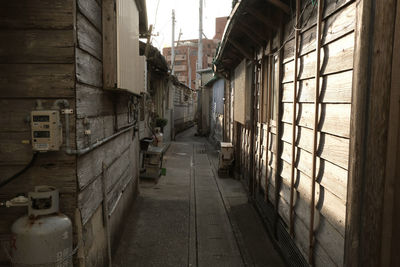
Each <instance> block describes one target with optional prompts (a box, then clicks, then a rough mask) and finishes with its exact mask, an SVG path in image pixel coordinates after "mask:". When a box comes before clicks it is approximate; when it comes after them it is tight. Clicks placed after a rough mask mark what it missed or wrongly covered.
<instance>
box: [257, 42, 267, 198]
mask: <svg viewBox="0 0 400 267" xmlns="http://www.w3.org/2000/svg"><path fill="white" fill-rule="evenodd" d="M264 51H265V48H264V47H263V48H262V54H261V59H260V64H261V65H260V85H259V90H258V91H259V92H260V96H261V101H260V98H259V100H258V101H259V102H258V103H259V107H260V109H259V112H258V118H259V121H260V141H259V150H258V168H259V170H258V185H259V188H258V190H259V191H260V189H261V177H262V169H263V168H262V156H263V153H264V152H263V143H264V126H263V116H262V114H263V108H264V94H265V93H266V92H264V78H265V77H264V68H263V67H264Z"/></svg>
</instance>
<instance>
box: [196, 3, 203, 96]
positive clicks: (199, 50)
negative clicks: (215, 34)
mask: <svg viewBox="0 0 400 267" xmlns="http://www.w3.org/2000/svg"><path fill="white" fill-rule="evenodd" d="M202 40H203V0H199V41H198V47H197V71H196V77H197V78H196V80H197V81H196V84H197V88H196V89H200V80H201V75H200V73H198V71H199V70H201V69H202V68H203V42H202Z"/></svg>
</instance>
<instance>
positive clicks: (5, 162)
mask: <svg viewBox="0 0 400 267" xmlns="http://www.w3.org/2000/svg"><path fill="white" fill-rule="evenodd" d="M0 24H1V27H0V39H1V40H2V41H1V42H0V112H1V113H2V116H0V124H1V127H0V177H1V178H0V181H1V180H2V179H6V178H8V177H11V176H13V175H14V174H16V173H17V172H19V171H20V170H22V169H23V168H24V167H25V166H26V165H27V164H28V163H29V162H30V160H31V158H32V155H33V151H32V146H31V144H30V142H29V141H30V140H31V127H30V123H29V121H27V120H26V119H27V118H28V117H29V116H30V112H31V111H32V110H34V109H35V108H36V100H37V99H40V100H42V104H43V107H44V108H47V109H50V108H51V107H52V105H53V103H54V101H55V100H56V99H66V100H68V102H69V104H70V108H72V109H73V110H74V111H75V92H74V91H75V90H74V87H75V78H74V31H73V25H74V21H73V1H72V0H65V1H64V0H62V1H61V0H60V1H58V0H55V1H46V0H45V1H37V0H21V1H3V2H2V6H1V8H0ZM74 113H75V112H74ZM61 121H62V123H63V124H64V123H65V121H64V116H62V118H61ZM69 123H70V132H69V134H70V136H71V139H70V141H71V143H72V144H74V143H75V128H76V127H75V115H74V114H73V115H71V116H70V122H69ZM63 138H64V144H65V138H66V135H65V131H64V133H63ZM64 148H65V147H62V149H63V150H64ZM37 185H51V186H55V187H56V188H58V189H59V191H60V211H61V212H62V213H64V214H66V215H67V216H69V217H70V218H74V212H75V209H76V193H77V188H76V161H75V156H69V155H66V154H65V153H64V151H58V152H49V153H40V154H38V155H37V159H36V161H35V162H34V163H33V165H32V167H30V168H29V169H28V170H27V171H26V172H25V173H23V174H22V175H20V176H19V177H17V178H16V179H15V180H13V181H12V182H10V183H8V184H7V185H5V186H4V187H2V188H0V200H1V201H2V202H3V201H6V200H9V199H11V198H13V197H15V196H16V195H18V194H21V193H27V192H30V191H33V188H34V186H37ZM26 212H27V211H26V207H22V208H21V207H20V208H10V209H2V211H1V220H0V234H2V235H3V234H4V235H7V234H10V229H11V225H12V223H13V222H14V221H15V220H16V219H17V218H19V217H21V216H22V215H25V214H26ZM5 262H8V261H7V259H6V256H5V255H3V250H1V252H0V265H2V264H3V263H5Z"/></svg>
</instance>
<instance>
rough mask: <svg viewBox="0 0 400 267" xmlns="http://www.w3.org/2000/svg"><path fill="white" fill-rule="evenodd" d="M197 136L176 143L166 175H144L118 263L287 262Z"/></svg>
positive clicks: (166, 163)
mask: <svg viewBox="0 0 400 267" xmlns="http://www.w3.org/2000/svg"><path fill="white" fill-rule="evenodd" d="M194 134H195V127H192V128H190V129H189V130H187V131H185V132H183V133H181V134H180V135H178V136H177V137H176V141H175V142H172V143H171V145H170V147H169V149H168V151H167V153H166V155H165V156H164V166H165V167H166V169H167V175H166V176H161V178H159V181H158V182H157V183H154V182H153V181H146V180H144V181H143V180H142V181H141V183H140V194H139V196H138V198H137V200H136V202H135V204H134V205H133V206H132V207H131V208H130V210H129V215H128V217H127V219H126V224H125V228H124V230H123V233H122V238H121V242H120V243H119V247H118V248H117V251H116V253H115V258H114V259H113V266H121V267H122V266H276V267H278V266H284V263H283V261H282V259H281V257H280V255H279V254H278V253H277V251H276V250H275V249H274V246H273V244H272V243H271V241H270V239H269V237H268V235H267V233H266V232H265V229H264V227H263V225H262V223H261V220H260V218H259V216H258V214H257V212H256V211H255V209H254V208H253V206H252V205H251V204H249V203H248V199H247V195H246V192H245V190H244V189H243V186H242V184H241V183H240V182H239V181H237V180H234V179H231V178H226V179H222V178H218V176H217V174H216V168H217V166H216V165H217V163H218V162H217V151H216V150H215V149H214V148H213V147H212V146H211V145H210V144H209V143H208V142H207V139H205V138H203V137H197V136H194Z"/></svg>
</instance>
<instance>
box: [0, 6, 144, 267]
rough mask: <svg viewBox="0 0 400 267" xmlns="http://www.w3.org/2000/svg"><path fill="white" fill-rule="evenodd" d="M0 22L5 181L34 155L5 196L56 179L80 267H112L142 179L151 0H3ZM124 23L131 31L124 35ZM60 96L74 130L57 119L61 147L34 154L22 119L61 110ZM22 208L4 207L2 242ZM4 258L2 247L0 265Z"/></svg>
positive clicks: (1, 194) (0, 161)
mask: <svg viewBox="0 0 400 267" xmlns="http://www.w3.org/2000/svg"><path fill="white" fill-rule="evenodd" d="M114 3H116V4H117V6H116V7H117V8H116V7H115V6H114ZM125 11H129V14H122V13H123V12H125ZM123 19H128V20H129V21H123ZM0 22H1V25H2V26H1V29H0V38H1V40H2V41H1V42H0V68H1V70H0V110H1V112H2V114H3V115H2V116H0V124H1V125H2V126H1V127H0V174H1V175H0V177H1V178H0V182H3V181H5V179H6V178H7V177H11V176H13V174H15V173H18V171H19V170H21V169H23V168H24V167H25V166H26V165H27V164H28V163H29V162H30V161H31V159H32V158H33V159H35V160H34V161H33V162H32V163H31V164H30V167H29V169H28V170H27V171H25V172H24V173H23V174H22V175H20V176H19V177H17V178H16V179H14V180H12V181H10V182H9V183H7V184H5V185H4V186H2V187H1V188H0V199H1V201H5V200H8V199H11V198H12V197H15V196H16V195H18V194H21V193H27V192H29V191H32V190H33V187H34V186H36V185H51V186H55V187H56V188H57V189H59V191H60V210H61V212H62V213H65V214H66V215H67V216H68V217H69V218H70V219H71V220H72V222H73V230H74V246H75V247H77V248H78V249H77V253H76V254H75V255H74V259H75V260H74V262H75V265H76V266H106V265H108V263H109V262H110V261H111V256H110V255H111V252H112V248H113V247H114V246H113V244H114V243H115V242H116V241H118V235H119V233H120V229H121V226H122V225H123V218H124V213H125V212H126V210H127V208H128V207H129V206H130V205H131V203H132V201H133V199H134V197H135V195H136V192H137V186H138V175H139V166H138V161H139V142H138V133H137V127H138V124H137V120H138V118H137V117H138V110H139V108H138V107H139V96H140V95H139V93H140V92H141V91H142V90H143V88H142V87H143V85H144V78H145V77H144V69H143V67H141V66H143V62H144V60H143V58H140V56H139V43H138V42H139V41H138V39H139V36H143V35H146V33H147V15H146V5H145V1H142V0H137V1H134V0H118V1H116V2H115V1H108V0H103V1H102V0H77V1H72V0H62V1H58V0H56V1H53V0H52V1H42V0H33V1H31V0H29V1H25V0H22V1H4V2H2V3H1V8H0ZM120 25H124V26H125V29H128V30H129V29H131V30H132V32H134V33H135V35H134V36H132V38H131V39H130V40H121V39H118V37H117V35H118V34H121V32H120V31H122V30H123V29H122V28H123V27H121V26H120ZM119 38H121V36H120V37H119ZM117 39H118V41H117ZM129 42H133V43H134V44H135V45H130V43H129ZM136 42H137V44H136ZM122 46H124V47H122ZM124 55H126V57H125V58H124V57H123V56H124ZM121 56H122V57H121ZM126 59H127V60H128V61H129V60H132V62H128V61H126ZM124 60H125V61H124ZM60 99H61V101H59V102H60V103H61V104H62V105H64V106H61V107H60V109H68V110H70V111H71V113H72V114H70V115H69V116H66V117H65V118H68V117H69V130H67V127H66V125H67V123H66V121H65V119H64V115H62V117H61V124H62V125H63V140H62V147H61V149H60V150H59V151H54V152H53V151H52V152H46V153H38V154H37V155H36V156H32V155H34V151H33V150H32V145H31V128H30V123H29V121H28V120H27V119H26V118H27V117H29V115H30V112H31V111H32V110H35V109H37V108H43V109H57V108H58V106H56V107H55V106H53V103H54V102H55V101H57V100H60ZM38 100H39V102H38ZM24 214H26V208H9V209H5V208H1V211H0V217H1V219H0V234H1V239H2V243H3V241H7V240H9V235H10V227H11V224H12V223H13V221H15V220H16V219H17V218H18V217H20V216H21V215H24ZM7 260H8V259H7V258H6V256H5V255H4V254H3V249H1V252H0V262H1V263H4V262H7Z"/></svg>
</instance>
